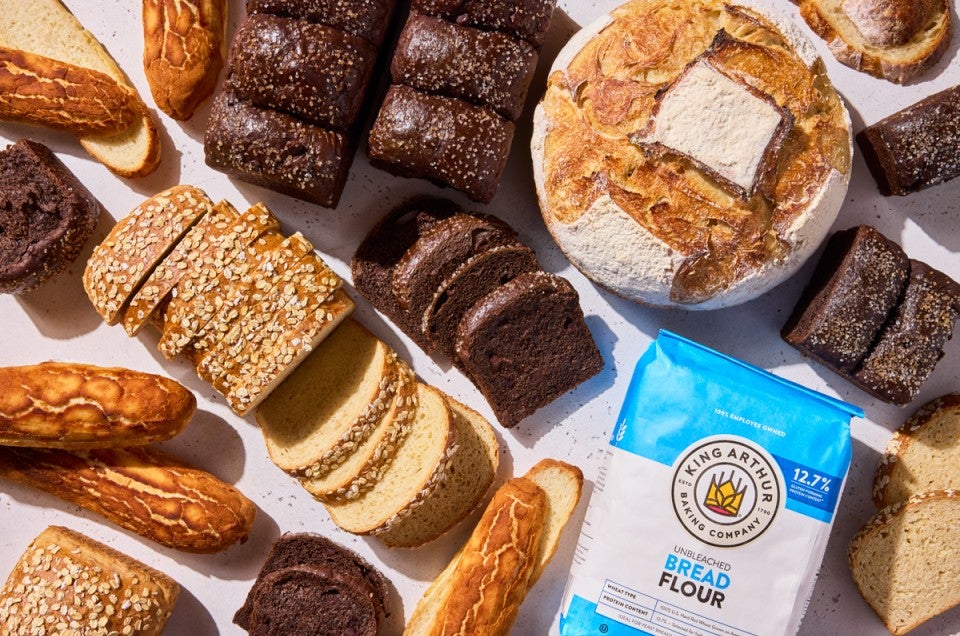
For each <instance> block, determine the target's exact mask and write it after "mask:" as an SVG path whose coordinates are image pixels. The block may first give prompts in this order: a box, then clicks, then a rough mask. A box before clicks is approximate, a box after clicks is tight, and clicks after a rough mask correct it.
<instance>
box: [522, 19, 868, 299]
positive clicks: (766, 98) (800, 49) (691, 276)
mask: <svg viewBox="0 0 960 636" xmlns="http://www.w3.org/2000/svg"><path fill="white" fill-rule="evenodd" d="M765 11H769V8H767V9H765ZM721 29H722V31H723V32H722V33H720V31H721ZM698 60H700V63H701V64H702V63H703V62H704V61H706V62H707V63H708V64H709V65H710V66H711V67H712V68H713V69H715V70H716V71H718V72H719V73H720V74H721V75H724V76H726V77H727V78H728V79H731V80H733V83H734V84H736V85H737V86H738V88H742V89H743V90H742V92H745V93H749V94H750V95H753V96H754V97H758V96H759V97H761V99H760V100H758V101H762V102H763V103H764V104H771V105H773V104H774V103H775V105H773V106H771V107H772V108H773V109H774V110H777V111H778V112H779V113H784V112H786V113H789V116H787V115H783V117H782V118H783V120H784V121H786V122H787V124H786V126H787V128H786V130H788V132H787V134H786V136H785V137H782V142H778V141H777V135H773V136H772V137H771V138H770V139H772V140H773V141H770V143H768V144H767V145H765V146H755V147H756V148H760V149H762V151H763V152H762V153H754V156H761V157H763V160H762V161H761V162H760V163H759V164H758V165H757V169H756V170H755V171H753V172H748V174H752V175H754V177H755V179H754V181H753V184H752V186H751V187H750V188H749V189H739V190H738V189H737V188H736V187H734V186H732V185H731V182H730V181H728V180H725V179H723V178H721V177H719V176H718V172H717V171H716V170H710V169H707V167H706V164H704V163H700V162H698V161H695V160H693V159H691V158H689V157H687V156H684V155H681V154H679V153H677V152H675V151H671V150H669V149H667V148H666V146H659V148H656V147H654V146H652V145H646V144H645V145H643V147H641V145H640V142H637V143H635V142H634V141H631V139H630V136H631V135H637V136H642V135H646V134H648V132H649V131H650V130H652V129H656V126H655V124H659V126H660V128H662V129H664V130H670V129H671V127H672V126H673V127H678V126H684V129H683V130H684V131H685V132H688V134H689V137H691V138H693V141H692V142H691V143H694V144H701V145H703V146H706V143H705V142H703V141H702V140H701V139H700V138H701V137H704V132H711V131H713V130H714V129H715V128H716V127H715V126H710V127H708V126H707V118H708V116H709V117H712V118H714V121H716V117H718V115H717V113H718V112H720V115H719V117H721V118H723V119H722V122H724V123H728V124H729V122H731V121H732V122H739V121H742V120H741V119H740V117H739V111H738V110H732V111H729V112H730V113H731V114H730V115H724V111H723V110H722V108H721V107H719V106H718V107H716V108H714V103H711V104H710V105H709V106H710V107H709V108H700V107H699V106H696V107H693V108H688V109H687V111H686V112H685V113H684V114H689V113H691V112H692V120H691V119H686V120H684V119H683V118H679V117H678V118H677V119H676V120H674V119H670V120H669V121H668V122H667V124H664V118H665V117H667V116H668V115H665V116H664V117H662V118H660V119H656V120H655V117H654V115H655V112H656V114H661V113H663V112H667V113H669V112H671V111H670V109H664V110H662V111H655V106H658V102H659V101H660V100H661V99H663V97H662V96H663V94H664V93H667V92H668V91H667V90H666V89H668V88H669V87H670V86H671V85H672V84H673V83H674V82H675V81H677V80H678V79H679V78H680V77H681V73H684V72H685V71H686V70H687V69H688V68H689V67H693V66H694V62H695V61H698ZM678 83H679V82H678ZM771 98H772V99H771ZM677 99H681V101H682V103H684V104H689V103H691V102H690V100H688V99H686V98H685V97H684V98H677ZM694 99H695V98H694ZM748 101H750V100H748ZM675 103H676V102H675ZM658 107H659V106H658ZM701 112H702V113H704V116H703V118H702V122H701V121H700V117H699V113H701ZM778 117H780V115H778ZM791 118H792V125H790V123H789V122H790V119H791ZM752 122H753V120H752V119H751V126H752ZM701 124H702V125H701ZM737 125H739V124H737ZM749 128H750V127H744V130H748V129H749ZM850 128H851V126H850V118H849V114H848V113H847V110H846V108H845V107H844V105H843V103H842V101H841V99H840V98H839V96H838V95H837V93H836V91H835V90H834V89H833V86H832V85H831V83H830V81H829V79H828V78H827V76H826V71H825V68H824V65H823V62H822V60H821V59H820V58H819V57H817V54H816V51H815V49H814V48H813V45H812V43H811V42H810V41H809V39H807V37H806V36H804V35H803V34H802V33H801V32H800V31H799V30H798V28H797V27H796V26H794V25H793V23H792V22H790V21H789V20H777V19H774V18H772V17H767V15H766V14H761V13H759V12H757V11H756V10H754V9H749V8H746V7H737V6H730V5H727V4H724V3H723V2H720V1H719V0H693V1H685V0H634V1H633V2H629V3H627V4H625V5H623V6H621V7H619V8H618V9H616V10H614V11H613V12H612V13H611V14H610V15H607V16H604V17H601V18H600V19H599V20H598V21H596V22H595V23H593V24H592V25H590V26H587V27H586V28H584V29H583V30H582V31H580V32H579V33H578V34H576V35H575V36H574V37H573V39H571V40H570V42H569V43H568V44H567V45H566V46H565V47H564V49H563V50H562V51H561V52H560V54H559V56H558V57H557V58H556V61H555V62H554V64H553V67H552V69H551V73H550V76H549V79H548V83H547V90H546V94H545V95H544V97H543V99H542V101H541V102H540V104H539V105H538V106H537V109H536V112H535V115H534V132H533V138H532V142H531V150H532V156H533V167H534V178H535V181H536V187H537V194H538V198H539V201H540V208H541V211H542V213H543V217H544V221H545V223H546V226H547V228H548V229H549V230H550V232H551V234H552V235H553V237H554V239H555V240H556V241H557V243H558V244H559V245H560V247H561V249H562V250H563V251H564V252H565V253H566V255H567V257H568V258H569V259H570V261H571V262H572V263H573V264H574V265H575V266H576V267H577V268H579V269H580V270H581V271H582V272H583V273H584V274H586V275H587V276H588V277H589V278H591V279H593V281H594V282H596V283H598V284H599V285H601V286H602V287H604V288H606V289H608V290H609V291H611V292H613V293H615V294H617V295H618V296H622V297H624V298H628V299H631V300H634V301H637V302H641V303H644V304H649V305H655V306H666V307H683V308H687V309H716V308H720V307H728V306H732V305H736V304H739V303H742V302H745V301H747V300H750V299H752V298H755V297H757V296H759V295H760V294H762V293H763V292H765V291H767V290H769V289H770V288H772V287H773V286H775V285H777V284H779V283H781V282H782V281H784V280H785V279H786V278H788V277H789V276H790V275H791V274H793V273H794V272H795V271H796V270H797V269H798V268H799V267H800V266H801V265H802V264H803V262H804V261H805V260H806V259H807V258H808V257H809V256H810V255H811V254H812V253H813V252H814V251H815V250H816V248H817V246H818V245H819V244H820V243H821V242H822V240H823V239H824V237H825V236H826V233H827V231H828V230H829V228H830V226H831V225H832V223H833V221H834V219H835V218H836V215H837V212H838V211H839V209H840V206H841V204H842V202H843V199H844V196H845V193H846V188H847V184H848V182H849V177H850V164H851V155H852V152H853V150H852V137H851V130H850ZM778 130H779V129H778ZM778 134H779V133H778ZM648 138H649V137H648ZM735 139H738V138H735ZM727 148H728V146H727V145H724V146H722V147H721V148H719V149H713V148H712V147H708V149H710V150H714V154H715V155H719V156H721V157H726V156H733V155H734V153H733V152H732V151H731V152H730V153H726V151H727ZM737 156H740V155H737ZM723 161H727V159H726V158H724V159H723ZM730 161H736V160H730ZM743 164H744V165H753V164H750V163H749V162H747V161H746V160H745V161H744V162H743ZM718 165H724V164H718Z"/></svg>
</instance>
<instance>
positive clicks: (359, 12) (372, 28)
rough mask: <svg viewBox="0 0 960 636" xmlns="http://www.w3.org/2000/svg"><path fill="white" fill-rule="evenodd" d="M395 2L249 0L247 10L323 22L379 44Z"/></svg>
mask: <svg viewBox="0 0 960 636" xmlns="http://www.w3.org/2000/svg"><path fill="white" fill-rule="evenodd" d="M395 5H396V2H394V0H247V13H250V14H254V13H268V14H271V15H276V16H280V17H283V18H297V19H300V20H307V21H309V22H315V23H317V24H323V25H326V26H328V27H333V28H334V29H339V30H341V31H344V32H345V33H350V34H351V35H356V36H358V37H361V38H363V39H364V40H366V41H367V42H369V43H370V44H372V45H373V46H375V47H379V46H380V45H381V44H382V43H383V38H384V36H385V35H386V34H387V30H388V28H389V26H390V16H391V15H392V14H393V9H394V7H395Z"/></svg>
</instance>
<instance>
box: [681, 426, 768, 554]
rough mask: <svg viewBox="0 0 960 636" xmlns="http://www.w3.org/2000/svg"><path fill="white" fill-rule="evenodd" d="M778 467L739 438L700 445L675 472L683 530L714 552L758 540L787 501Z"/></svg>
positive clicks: (721, 439)
mask: <svg viewBox="0 0 960 636" xmlns="http://www.w3.org/2000/svg"><path fill="white" fill-rule="evenodd" d="M783 483H784V480H783V476H782V475H781V473H780V468H779V466H778V465H777V462H776V461H775V460H774V459H773V458H772V457H771V456H770V455H768V454H767V452H766V451H764V450H763V449H762V448H760V447H759V446H757V445H755V444H754V443H753V442H750V441H749V440H746V439H743V438H739V437H722V438H712V439H709V440H701V441H700V442H699V443H697V444H694V445H693V446H691V447H690V448H688V449H687V450H686V451H684V452H683V453H681V454H680V457H679V459H678V460H677V463H676V464H675V466H674V473H673V482H672V486H671V488H672V493H671V495H672V498H673V509H674V512H675V513H676V515H677V519H678V520H679V521H680V524H681V525H682V526H683V527H684V529H685V530H686V531H687V532H689V533H690V534H692V535H693V536H694V537H696V538H697V539H699V540H701V541H703V542H704V543H707V544H709V545H712V546H717V547H735V546H738V545H743V544H745V543H749V542H751V541H753V540H754V539H756V538H757V537H759V536H760V535H761V534H763V533H764V531H765V530H766V529H767V528H768V527H769V526H770V524H771V523H772V522H773V519H774V517H775V516H776V515H777V512H778V511H779V509H780V501H781V499H782V498H783Z"/></svg>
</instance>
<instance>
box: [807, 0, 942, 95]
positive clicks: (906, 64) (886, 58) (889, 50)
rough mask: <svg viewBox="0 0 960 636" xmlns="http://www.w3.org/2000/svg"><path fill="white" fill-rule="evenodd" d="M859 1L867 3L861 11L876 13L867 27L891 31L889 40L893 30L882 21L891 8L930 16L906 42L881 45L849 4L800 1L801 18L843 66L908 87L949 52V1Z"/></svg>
mask: <svg viewBox="0 0 960 636" xmlns="http://www.w3.org/2000/svg"><path fill="white" fill-rule="evenodd" d="M854 2H856V3H858V4H861V5H863V7H862V9H861V10H862V11H863V12H864V13H867V14H872V15H871V16H870V18H871V22H868V23H867V24H869V25H870V26H875V27H876V29H877V30H879V31H887V32H888V33H887V34H886V37H887V38H889V37H892V35H891V34H889V31H890V28H889V27H888V28H884V26H883V20H884V18H885V15H884V14H885V13H888V12H890V10H891V9H895V10H903V11H906V12H908V13H919V14H925V15H918V16H916V17H917V20H916V22H917V28H916V30H915V31H914V32H913V33H912V34H911V35H910V37H909V39H907V40H906V41H905V42H896V41H888V42H882V41H877V38H875V37H872V34H871V33H866V34H865V33H863V32H862V31H861V29H860V28H858V26H857V24H856V23H855V22H854V21H853V20H851V16H850V15H848V14H847V13H846V12H845V9H846V6H845V5H846V4H847V2H841V1H839V0H800V15H801V16H802V17H803V19H804V20H805V21H806V22H807V24H808V25H809V26H810V28H811V29H812V30H813V32H814V33H816V34H817V35H818V36H820V37H821V38H822V39H823V40H824V41H825V42H826V43H827V47H828V48H829V49H830V52H831V53H833V55H834V57H836V58H837V60H838V61H839V62H841V63H842V64H845V65H847V66H849V67H851V68H853V69H856V70H858V71H862V72H864V73H869V74H870V75H873V76H874V77H880V78H883V79H886V80H889V81H891V82H895V83H898V84H903V83H904V82H908V81H910V80H912V79H915V78H917V77H919V76H921V75H923V74H924V73H925V72H927V71H928V70H930V69H931V68H932V67H933V66H934V65H935V64H936V63H937V62H938V61H939V60H940V58H942V57H943V54H944V53H946V52H947V49H949V48H950V40H951V38H952V36H953V22H952V19H951V16H950V3H949V2H947V0H933V2H914V1H908V0H854ZM874 5H876V6H874ZM872 30H873V29H871V31H872ZM898 39H899V38H898ZM871 40H874V41H872V42H871Z"/></svg>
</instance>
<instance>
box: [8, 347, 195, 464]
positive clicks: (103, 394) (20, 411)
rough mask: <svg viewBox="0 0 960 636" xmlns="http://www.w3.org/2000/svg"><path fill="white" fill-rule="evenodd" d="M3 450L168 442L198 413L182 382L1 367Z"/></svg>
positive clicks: (68, 367)
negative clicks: (5, 448) (6, 448)
mask: <svg viewBox="0 0 960 636" xmlns="http://www.w3.org/2000/svg"><path fill="white" fill-rule="evenodd" d="M0 387H3V390H2V391H0V445H4V446H29V447H33V448H61V449H68V450H79V449H92V448H117V447H122V446H138V445H142V444H148V443H151V442H159V441H163V440H167V439H170V438H171V437H173V436H174V435H176V434H177V433H179V432H180V431H182V430H183V427H184V426H186V425H187V423H188V422H189V421H190V418H191V417H193V414H194V412H195V411H196V410H197V400H196V398H195V397H194V396H193V393H191V392H190V391H189V390H187V389H186V387H184V386H183V385H181V384H180V383H178V382H176V381H174V380H171V379H169V378H165V377H162V376H159V375H154V374H152V373H142V372H140V371H131V370H129V369H120V368H106V367H96V366H93V365H89V364H78V363H69V362H43V363H40V364H35V365H30V366H21V367H3V368H0Z"/></svg>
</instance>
